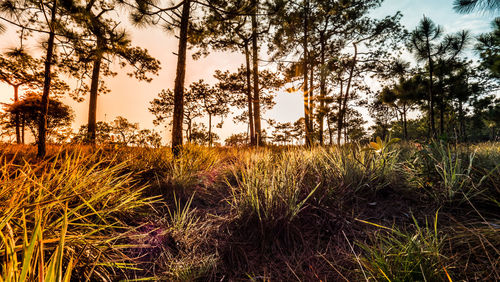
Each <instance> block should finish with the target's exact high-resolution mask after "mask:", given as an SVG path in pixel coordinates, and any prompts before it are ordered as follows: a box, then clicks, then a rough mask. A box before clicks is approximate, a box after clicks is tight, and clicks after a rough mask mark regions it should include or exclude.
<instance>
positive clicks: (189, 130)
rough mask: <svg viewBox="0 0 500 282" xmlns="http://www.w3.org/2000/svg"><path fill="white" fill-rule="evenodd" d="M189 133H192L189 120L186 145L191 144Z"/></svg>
mask: <svg viewBox="0 0 500 282" xmlns="http://www.w3.org/2000/svg"><path fill="white" fill-rule="evenodd" d="M191 132H192V121H191V120H189V122H188V132H187V140H188V143H191V141H192V140H191Z"/></svg>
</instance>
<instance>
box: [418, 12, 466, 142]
mask: <svg viewBox="0 0 500 282" xmlns="http://www.w3.org/2000/svg"><path fill="white" fill-rule="evenodd" d="M443 35H444V34H443V29H442V28H441V27H440V26H438V25H436V24H435V23H434V22H433V21H432V20H430V19H429V18H427V17H425V16H424V17H423V19H422V20H421V21H420V23H419V25H418V26H417V27H416V28H415V30H414V31H413V32H412V33H411V39H410V46H409V47H410V51H412V52H413V53H414V54H415V57H416V58H417V59H418V60H419V61H425V62H426V63H427V69H428V75H429V86H428V93H429V97H428V101H429V103H428V113H429V122H430V127H429V136H430V137H435V136H436V125H435V118H434V104H435V102H436V101H435V93H434V92H435V90H434V75H435V73H434V71H435V62H436V60H439V59H441V60H443V61H446V60H451V59H453V58H455V57H456V56H457V55H458V54H459V53H460V52H461V51H463V49H464V47H465V45H466V43H467V41H468V39H469V36H468V33H467V32H465V31H464V32H461V33H459V34H457V35H455V36H452V35H450V36H446V37H444V38H442V37H443ZM441 38H442V40H440V39H441Z"/></svg>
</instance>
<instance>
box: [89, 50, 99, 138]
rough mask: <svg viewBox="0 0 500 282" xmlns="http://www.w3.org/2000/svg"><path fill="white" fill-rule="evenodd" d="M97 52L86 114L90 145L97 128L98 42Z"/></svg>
mask: <svg viewBox="0 0 500 282" xmlns="http://www.w3.org/2000/svg"><path fill="white" fill-rule="evenodd" d="M97 45H98V47H97V48H98V50H97V52H98V54H97V55H96V58H95V59H94V67H93V69H92V78H91V82H90V97H89V116H88V125H87V126H88V129H87V139H88V142H89V143H90V144H92V145H95V143H96V129H97V95H98V94H99V93H98V90H99V74H100V72H101V61H102V53H101V52H100V51H99V50H100V48H101V47H100V46H99V45H100V44H99V43H98V44H97Z"/></svg>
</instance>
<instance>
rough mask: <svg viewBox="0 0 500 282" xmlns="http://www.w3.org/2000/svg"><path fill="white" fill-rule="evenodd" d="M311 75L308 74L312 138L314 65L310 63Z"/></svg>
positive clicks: (312, 134)
mask: <svg viewBox="0 0 500 282" xmlns="http://www.w3.org/2000/svg"><path fill="white" fill-rule="evenodd" d="M310 69H311V75H310V76H309V95H307V96H308V97H309V115H310V117H309V130H310V132H311V136H312V137H313V139H314V65H313V64H312V63H311V65H310Z"/></svg>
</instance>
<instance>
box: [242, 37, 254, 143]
mask: <svg viewBox="0 0 500 282" xmlns="http://www.w3.org/2000/svg"><path fill="white" fill-rule="evenodd" d="M245 63H246V68H247V70H246V78H247V89H246V90H247V99H248V127H249V129H250V144H251V145H256V142H255V127H254V120H253V119H254V117H253V105H252V103H253V101H252V78H251V70H250V50H249V48H248V41H245Z"/></svg>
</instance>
